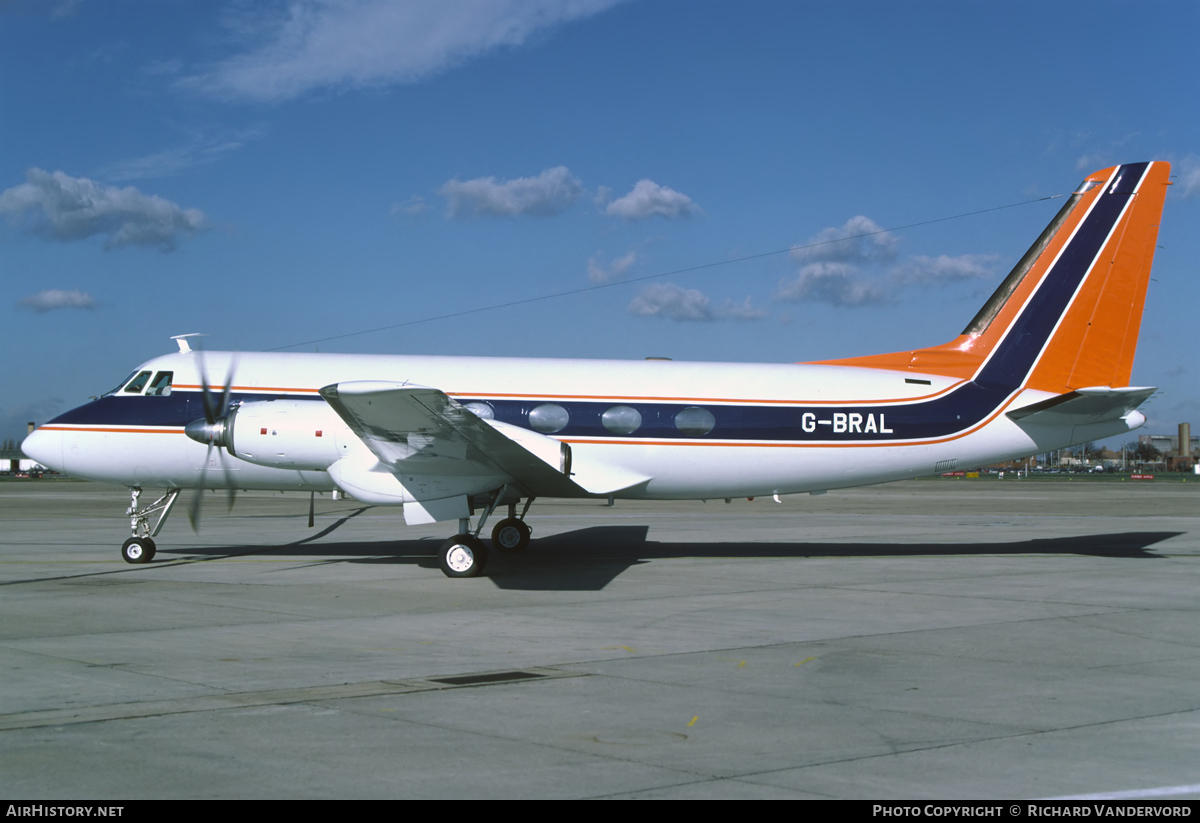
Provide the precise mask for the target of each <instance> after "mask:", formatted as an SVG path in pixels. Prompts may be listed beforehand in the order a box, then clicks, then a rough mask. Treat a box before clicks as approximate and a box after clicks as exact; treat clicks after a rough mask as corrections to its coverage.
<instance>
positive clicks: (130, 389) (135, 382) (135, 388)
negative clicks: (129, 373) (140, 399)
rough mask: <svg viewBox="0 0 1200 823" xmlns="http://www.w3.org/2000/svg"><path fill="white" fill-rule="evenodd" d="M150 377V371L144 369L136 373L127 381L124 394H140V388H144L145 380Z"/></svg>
mask: <svg viewBox="0 0 1200 823" xmlns="http://www.w3.org/2000/svg"><path fill="white" fill-rule="evenodd" d="M149 379H150V372H148V371H144V372H141V373H140V374H138V376H137V377H135V378H133V379H132V380H130V381H129V385H128V386H126V387H125V393H126V394H141V393H142V389H144V388H146V381H147V380H149Z"/></svg>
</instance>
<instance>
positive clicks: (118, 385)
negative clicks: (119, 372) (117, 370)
mask: <svg viewBox="0 0 1200 823" xmlns="http://www.w3.org/2000/svg"><path fill="white" fill-rule="evenodd" d="M135 374H137V369H134V370H133V371H131V372H130V373H129V374H127V375H125V379H124V380H122V381H121V382H120V383H118V384H117V385H115V386H113V387H112V388H111V389H109V390H108V391H106V392H105V393H104V394H102V395H100V396H101V397H108V396H109V395H110V394H116V393H117V392H119V391H120V390H121V387H122V386H124V385H125V384H126V383H128V382H129V378H131V377H133V376H134V375H135Z"/></svg>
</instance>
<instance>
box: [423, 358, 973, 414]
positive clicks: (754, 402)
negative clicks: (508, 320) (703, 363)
mask: <svg viewBox="0 0 1200 823" xmlns="http://www.w3.org/2000/svg"><path fill="white" fill-rule="evenodd" d="M752 365H754V364H752ZM965 382H967V381H965V380H959V381H958V382H957V383H954V384H952V385H950V386H947V387H946V388H944V389H939V390H938V391H936V392H934V393H933V394H922V395H916V396H914V397H887V398H882V399H879V400H804V399H796V400H761V399H746V398H741V397H651V396H641V395H619V394H616V395H614V394H508V393H503V392H451V391H448V392H446V394H447V395H449V396H450V397H494V398H512V399H519V400H606V401H617V400H634V401H637V400H641V401H646V402H658V403H731V404H739V405H747V406H768V405H781V406H845V405H851V404H852V405H869V404H873V403H912V402H915V401H917V400H929V399H931V398H934V397H940V396H941V395H943V394H946V393H947V392H949V391H952V390H953V389H956V388H958V387H959V386H961V385H962V384H963V383H965Z"/></svg>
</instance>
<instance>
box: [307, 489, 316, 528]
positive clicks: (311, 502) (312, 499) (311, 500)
mask: <svg viewBox="0 0 1200 823" xmlns="http://www.w3.org/2000/svg"><path fill="white" fill-rule="evenodd" d="M316 505H317V493H316V492H309V493H308V527H309V528H310V529H311V528H312V527H313V509H314V507H315V506H316Z"/></svg>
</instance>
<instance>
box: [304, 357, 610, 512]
mask: <svg viewBox="0 0 1200 823" xmlns="http://www.w3.org/2000/svg"><path fill="white" fill-rule="evenodd" d="M320 394H321V396H322V397H324V398H325V400H326V401H327V402H328V403H329V405H330V406H332V407H333V409H334V411H336V412H337V413H338V415H339V416H340V417H341V418H342V419H343V420H344V421H345V422H346V425H348V426H349V427H350V430H351V431H353V432H354V433H355V434H356V435H358V436H359V438H361V439H362V441H363V442H364V443H365V444H366V445H367V448H369V449H370V450H371V452H372V453H373V454H374V455H375V456H376V457H377V458H378V459H379V462H380V463H382V464H383V465H384V466H387V467H388V468H389V469H391V470H392V471H393V472H395V473H404V474H413V475H423V476H431V475H432V476H444V475H459V476H462V475H487V474H497V473H499V474H507V475H509V476H511V477H513V478H515V479H516V480H517V481H518V482H519V483H520V484H521V485H523V486H525V487H526V488H527V490H528V493H529V494H533V495H537V496H539V497H541V496H547V497H578V496H582V495H585V494H586V491H585V490H584V489H582V488H580V487H579V486H578V485H577V484H575V483H574V482H572V481H571V478H570V475H569V474H568V472H569V471H570V447H569V446H567V445H566V444H564V443H560V442H559V441H557V440H554V439H553V438H549V437H544V436H542V435H539V434H537V433H536V432H524V430H520V431H522V432H523V433H524V435H526V436H525V437H523V438H522V439H523V440H524V441H525V443H524V444H522V443H518V442H517V441H516V440H514V439H512V438H510V437H507V436H505V435H504V434H503V433H501V431H499V430H498V428H497V427H496V424H495V423H493V422H492V421H485V420H483V419H482V418H480V417H479V416H478V415H475V414H473V413H472V412H471V411H469V410H468V409H466V408H464V407H463V406H462V405H460V404H459V403H457V402H455V401H454V400H453V399H451V398H450V397H449V396H448V395H446V393H445V392H442V391H439V390H438V389H433V388H429V387H426V386H414V385H411V384H404V383H390V382H385V381H374V380H363V381H353V382H347V383H338V384H335V385H331V386H326V387H325V388H323V389H321V390H320ZM499 425H503V424H499ZM513 428H515V427H513ZM530 435H532V437H530Z"/></svg>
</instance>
